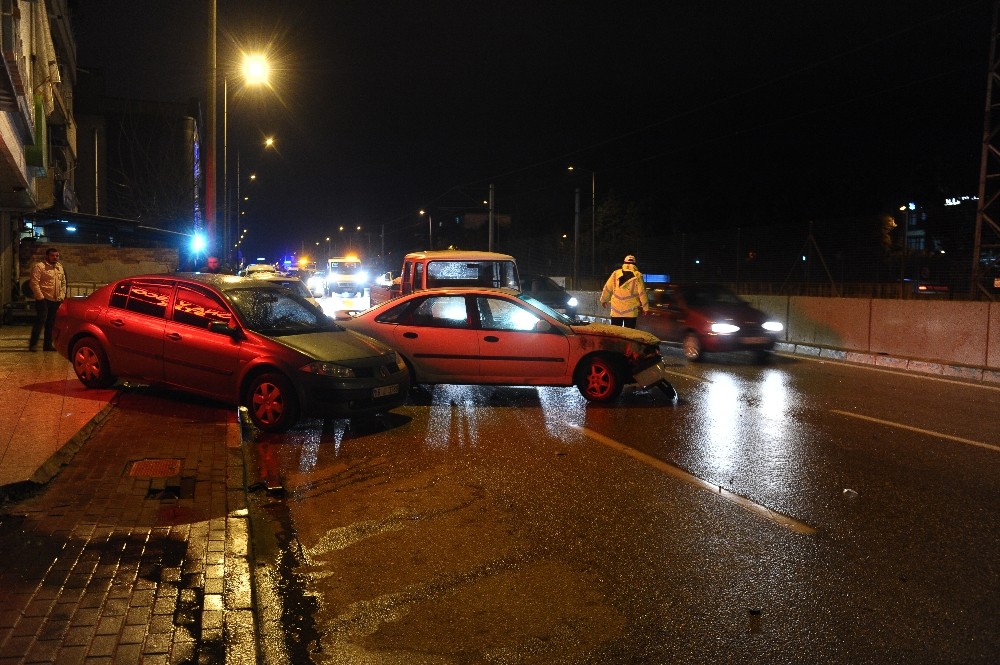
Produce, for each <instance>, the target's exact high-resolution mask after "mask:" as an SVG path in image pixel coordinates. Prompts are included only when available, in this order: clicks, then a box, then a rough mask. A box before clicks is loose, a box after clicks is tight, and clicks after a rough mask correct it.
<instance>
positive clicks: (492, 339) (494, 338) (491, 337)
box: [483, 335, 500, 342]
mask: <svg viewBox="0 0 1000 665" xmlns="http://www.w3.org/2000/svg"><path fill="white" fill-rule="evenodd" d="M483 341H484V342H499V341H500V338H499V337H497V336H496V335H487V336H486V337H484V338H483Z"/></svg>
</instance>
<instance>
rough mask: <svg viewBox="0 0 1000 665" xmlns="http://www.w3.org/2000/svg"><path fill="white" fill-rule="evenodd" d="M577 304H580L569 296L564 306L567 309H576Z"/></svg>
mask: <svg viewBox="0 0 1000 665" xmlns="http://www.w3.org/2000/svg"><path fill="white" fill-rule="evenodd" d="M579 304H580V301H579V300H577V299H576V298H574V297H572V296H570V299H569V300H567V301H566V306H567V307H576V306H577V305H579Z"/></svg>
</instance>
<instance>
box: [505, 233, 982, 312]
mask: <svg viewBox="0 0 1000 665" xmlns="http://www.w3.org/2000/svg"><path fill="white" fill-rule="evenodd" d="M952 231H953V232H952V233H951V234H950V236H949V237H948V240H947V242H944V243H942V242H941V241H939V240H938V239H936V238H931V237H929V236H926V235H923V234H921V236H919V240H920V242H914V238H916V236H915V235H914V236H913V237H906V236H903V235H902V234H901V233H900V232H899V230H898V229H897V228H891V227H889V226H888V225H887V224H886V218H884V217H883V218H871V219H863V220H849V221H836V222H827V223H822V224H821V223H812V222H810V223H806V224H803V225H796V226H791V225H789V226H764V227H756V228H753V229H745V228H733V229H723V230H712V231H704V232H674V233H663V234H656V235H650V236H647V237H638V236H633V237H629V236H627V235H626V236H620V237H619V238H617V239H616V240H610V239H609V238H607V237H605V236H602V234H601V233H600V227H598V233H597V234H596V237H593V238H592V236H591V235H590V229H589V228H588V229H586V230H585V231H584V232H582V233H581V235H580V237H579V238H578V239H577V241H576V242H574V240H573V239H572V238H570V237H564V236H558V237H527V236H523V237H517V236H515V237H509V238H503V239H502V243H501V246H500V247H499V251H503V252H506V253H509V254H512V255H514V256H515V257H516V258H517V261H518V266H519V267H520V269H521V270H522V272H540V273H543V274H548V275H556V276H565V277H567V278H568V279H567V283H568V284H570V285H572V286H574V287H575V288H578V289H580V290H592V289H594V288H600V285H602V284H603V283H604V280H605V279H606V278H607V276H608V275H609V274H610V273H611V271H613V270H614V269H615V268H618V267H620V265H621V262H622V259H623V258H624V256H625V255H626V254H634V255H635V256H636V257H637V261H638V266H639V268H640V269H641V270H642V272H643V273H644V274H646V275H656V276H661V277H663V278H669V279H671V280H673V281H715V282H723V283H726V284H729V285H731V286H732V287H734V288H735V289H736V290H737V291H739V292H741V293H759V294H771V295H817V296H834V297H838V296H840V297H865V298H910V297H917V298H948V299H969V298H973V297H974V296H976V295H978V294H976V291H975V290H974V289H972V282H971V280H972V267H973V263H972V258H971V255H972V241H971V235H972V229H971V228H955V229H953V230H952ZM512 235H513V234H512ZM904 243H906V244H904ZM907 244H908V245H910V246H909V247H907ZM574 274H575V275H576V277H577V279H576V284H573V279H572V277H573V276H574ZM997 294H998V296H1000V289H997Z"/></svg>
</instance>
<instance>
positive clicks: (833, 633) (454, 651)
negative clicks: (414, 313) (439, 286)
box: [248, 354, 1000, 663]
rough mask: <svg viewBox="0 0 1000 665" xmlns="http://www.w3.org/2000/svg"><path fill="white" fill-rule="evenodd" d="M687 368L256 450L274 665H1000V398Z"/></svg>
mask: <svg viewBox="0 0 1000 665" xmlns="http://www.w3.org/2000/svg"><path fill="white" fill-rule="evenodd" d="M669 360H670V362H671V363H672V365H673V366H672V370H674V372H675V373H674V374H673V376H672V380H673V381H674V385H675V386H676V387H677V389H678V391H679V392H680V395H681V399H680V401H679V402H678V403H677V404H673V403H671V402H668V401H667V400H666V399H665V397H664V396H663V395H662V393H660V392H659V391H658V390H653V391H649V392H636V391H632V390H626V392H625V394H624V395H623V397H622V400H621V401H620V403H618V404H616V405H615V406H611V407H594V406H590V405H587V403H586V402H585V401H584V400H583V399H582V397H580V395H579V393H578V392H577V391H576V390H575V389H552V388H543V389H532V388H508V387H500V388H492V387H458V386H437V387H434V388H427V389H422V390H420V391H417V392H416V393H414V395H413V398H412V399H411V403H410V404H409V405H407V406H406V407H404V408H401V409H398V410H397V411H395V412H393V413H392V414H388V415H386V416H383V417H380V418H378V419H375V420H374V421H369V422H353V423H348V422H343V421H330V422H327V423H322V422H320V421H313V422H310V423H306V424H305V425H304V426H302V427H300V428H298V429H296V430H294V431H292V432H290V433H288V434H285V435H282V436H263V435H257V438H256V439H255V440H254V441H253V442H251V443H249V444H248V445H249V447H250V450H252V452H253V454H254V455H255V457H256V460H257V462H256V464H257V465H258V466H259V470H260V474H261V477H263V478H265V479H268V481H269V482H270V483H271V485H272V488H273V490H274V491H271V492H268V491H265V490H263V489H260V490H259V491H256V492H254V493H252V495H251V500H250V504H251V515H252V517H253V523H254V535H255V551H256V555H257V567H256V570H257V573H258V574H257V585H258V602H260V603H261V604H262V606H263V611H262V613H261V618H262V621H263V625H264V627H265V630H266V631H267V632H268V633H269V634H270V635H271V639H268V640H267V642H266V644H267V647H266V648H265V649H264V651H265V653H266V656H267V660H268V662H271V663H277V662H283V661H287V660H292V661H294V662H310V661H311V662H315V663H361V662H364V663H668V662H677V663H719V662H723V663H735V662H740V663H746V662H781V663H816V662H823V663H944V662H949V663H959V662H961V663H992V662H996V653H997V652H998V650H1000V631H998V630H997V626H998V625H1000V593H998V592H1000V564H998V561H1000V558H998V556H997V555H996V543H997V542H1000V502H998V501H997V497H998V496H1000V473H998V472H1000V435H998V434H997V427H996V423H997V416H996V414H997V413H998V412H1000V387H996V386H994V387H986V386H981V385H968V384H962V383H959V382H953V381H945V380H941V379H940V378H929V377H922V376H916V375H912V374H908V375H907V374H899V373H892V372H887V371H882V370H875V369H872V368H865V367H859V366H852V365H846V364H839V363H832V362H820V361H815V360H805V359H801V358H790V357H777V358H775V359H774V361H773V362H772V363H770V364H768V365H763V366H761V365H755V364H752V363H750V362H749V360H748V359H745V358H742V357H740V356H738V355H734V356H731V357H730V356H719V357H716V358H714V359H713V362H709V363H705V364H688V363H686V362H685V361H684V360H683V359H682V358H680V357H679V356H677V355H675V354H671V355H670V356H669ZM251 475H253V470H251ZM279 488H280V489H279Z"/></svg>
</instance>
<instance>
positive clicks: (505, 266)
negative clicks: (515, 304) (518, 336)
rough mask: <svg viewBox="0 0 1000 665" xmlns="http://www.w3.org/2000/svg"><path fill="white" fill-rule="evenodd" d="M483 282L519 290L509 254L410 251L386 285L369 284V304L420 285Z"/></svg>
mask: <svg viewBox="0 0 1000 665" xmlns="http://www.w3.org/2000/svg"><path fill="white" fill-rule="evenodd" d="M444 286H486V287H492V288H508V289H515V290H518V291H519V290H520V288H521V285H520V280H519V278H518V274H517V262H516V261H515V260H514V257H513V256H510V255H509V254H498V253H496V252H480V251H465V250H453V249H449V250H435V251H427V252H411V253H410V254H407V255H406V256H404V257H403V267H402V270H401V272H400V275H399V277H397V278H395V279H394V280H393V281H392V285H391V286H389V287H388V288H384V287H378V286H373V287H372V289H371V303H372V304H373V305H375V304H377V303H380V302H383V301H385V300H389V299H391V298H396V297H398V296H401V295H406V294H407V293H411V292H412V291H419V290H421V289H433V288H436V287H444Z"/></svg>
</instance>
